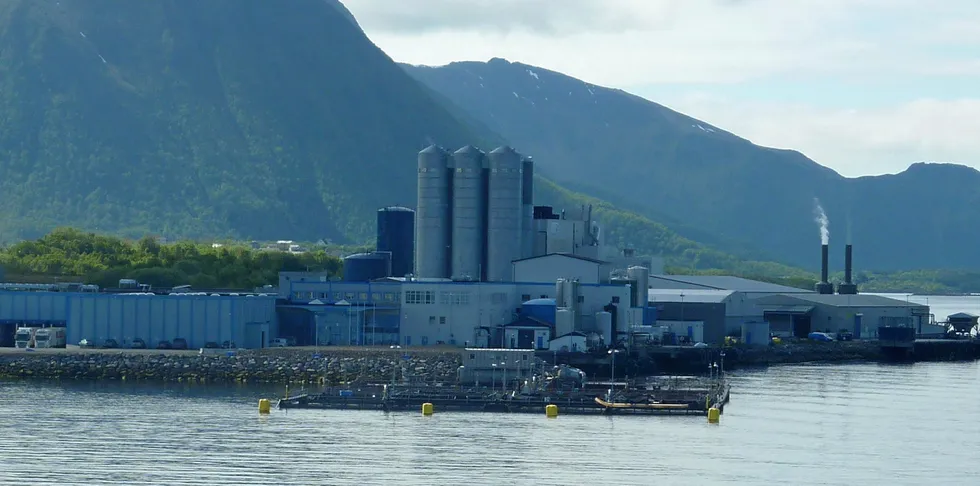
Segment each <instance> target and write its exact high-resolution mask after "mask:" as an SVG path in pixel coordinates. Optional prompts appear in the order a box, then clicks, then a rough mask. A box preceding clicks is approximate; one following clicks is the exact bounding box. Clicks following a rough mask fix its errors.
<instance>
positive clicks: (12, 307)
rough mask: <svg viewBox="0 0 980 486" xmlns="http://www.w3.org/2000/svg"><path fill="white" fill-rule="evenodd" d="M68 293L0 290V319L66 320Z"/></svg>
mask: <svg viewBox="0 0 980 486" xmlns="http://www.w3.org/2000/svg"><path fill="white" fill-rule="evenodd" d="M68 295H69V294H65V293H60V292H0V320H3V321H15V320H18V321H19V320H24V321H62V322H63V321H66V320H67V319H68V312H67V310H66V309H67V306H68Z"/></svg>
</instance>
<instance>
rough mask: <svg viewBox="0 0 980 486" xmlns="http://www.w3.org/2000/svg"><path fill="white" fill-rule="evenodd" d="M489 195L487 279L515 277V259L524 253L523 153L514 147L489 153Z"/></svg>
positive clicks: (492, 280)
mask: <svg viewBox="0 0 980 486" xmlns="http://www.w3.org/2000/svg"><path fill="white" fill-rule="evenodd" d="M488 158H489V165H490V172H489V174H488V179H489V180H488V183H487V185H488V188H489V191H488V193H489V198H488V200H487V269H486V275H487V280H488V281H490V282H509V281H511V280H513V261H514V260H519V259H520V258H521V255H522V253H523V251H522V250H523V248H522V246H521V241H522V239H523V238H522V234H521V219H522V217H523V214H522V209H523V204H522V203H523V195H522V193H521V184H522V183H523V180H522V174H521V170H522V164H521V156H520V154H518V153H517V152H516V151H514V149H512V148H510V147H506V146H505V147H498V148H496V149H494V150H493V151H491V152H490V154H488Z"/></svg>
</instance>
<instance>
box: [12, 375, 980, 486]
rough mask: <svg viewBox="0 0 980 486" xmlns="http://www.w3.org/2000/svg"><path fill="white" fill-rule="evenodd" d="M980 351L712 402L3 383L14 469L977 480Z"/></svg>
mask: <svg viewBox="0 0 980 486" xmlns="http://www.w3.org/2000/svg"><path fill="white" fill-rule="evenodd" d="M978 379H980V365H978V364H977V363H960V364H949V363H943V364H918V365H912V366H885V365H874V364H868V365H864V364H862V365H844V366H840V365H836V366H830V365H826V366H824V365H814V366H791V367H780V368H772V369H769V370H767V371H755V372H744V373H742V374H740V375H738V376H735V377H734V382H735V383H734V385H735V388H734V392H733V394H732V403H731V404H730V405H729V407H728V409H727V410H726V413H725V414H724V415H723V416H722V420H721V424H720V425H709V424H707V423H706V420H705V419H704V417H658V418H654V417H612V418H610V417H576V416H561V417H558V418H557V419H553V420H551V419H547V418H545V417H544V414H543V413H542V415H541V416H537V415H499V414H463V413H442V414H440V413H439V412H438V411H436V415H434V416H432V417H422V416H421V415H420V414H416V413H409V412H403V413H396V414H387V415H386V414H383V413H381V412H356V411H296V410H292V411H288V412H280V411H276V410H273V413H272V414H271V415H268V416H259V414H258V413H257V410H256V402H257V399H258V398H260V397H262V396H268V395H270V392H269V391H262V390H255V389H232V388H184V387H171V388H161V387H151V386H135V385H131V384H129V385H127V384H104V385H92V384H86V385H57V384H44V385H41V384H36V383H35V384H29V383H23V382H15V383H11V382H6V383H3V382H0V406H2V409H3V414H0V454H2V458H0V483H3V484H106V483H114V484H137V483H152V484H209V485H211V484H275V483H282V482H295V483H296V484H420V485H421V484H426V485H428V484H464V483H465V484H493V485H498V484H536V485H537V484H600V483H602V484H616V485H619V484H654V483H656V484H698V485H702V484H704V485H708V484H740V485H743V484H793V485H808V484H821V485H831V484H840V485H845V484H847V485H852V484H862V485H864V484H869V485H870V484H909V485H921V484H925V483H926V482H928V483H929V484H937V485H939V484H942V485H960V484H962V485H975V484H977V473H976V470H977V468H976V461H977V455H976V454H977V452H978V447H980V421H978V419H977V417H978V416H980V387H978V386H977V383H978Z"/></svg>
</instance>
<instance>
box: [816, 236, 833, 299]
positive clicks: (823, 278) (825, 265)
mask: <svg viewBox="0 0 980 486" xmlns="http://www.w3.org/2000/svg"><path fill="white" fill-rule="evenodd" d="M829 260H830V245H828V244H823V245H820V281H819V282H817V285H816V288H815V289H814V290H816V291H817V293H818V294H832V293H834V285H833V284H831V283H830V282H828V280H829V278H830V277H829V276H828V273H829V272H830V269H829V267H830V261H829Z"/></svg>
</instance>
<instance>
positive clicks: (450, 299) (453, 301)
mask: <svg viewBox="0 0 980 486" xmlns="http://www.w3.org/2000/svg"><path fill="white" fill-rule="evenodd" d="M439 303H440V304H442V305H469V304H470V293H469V292H440V293H439Z"/></svg>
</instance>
